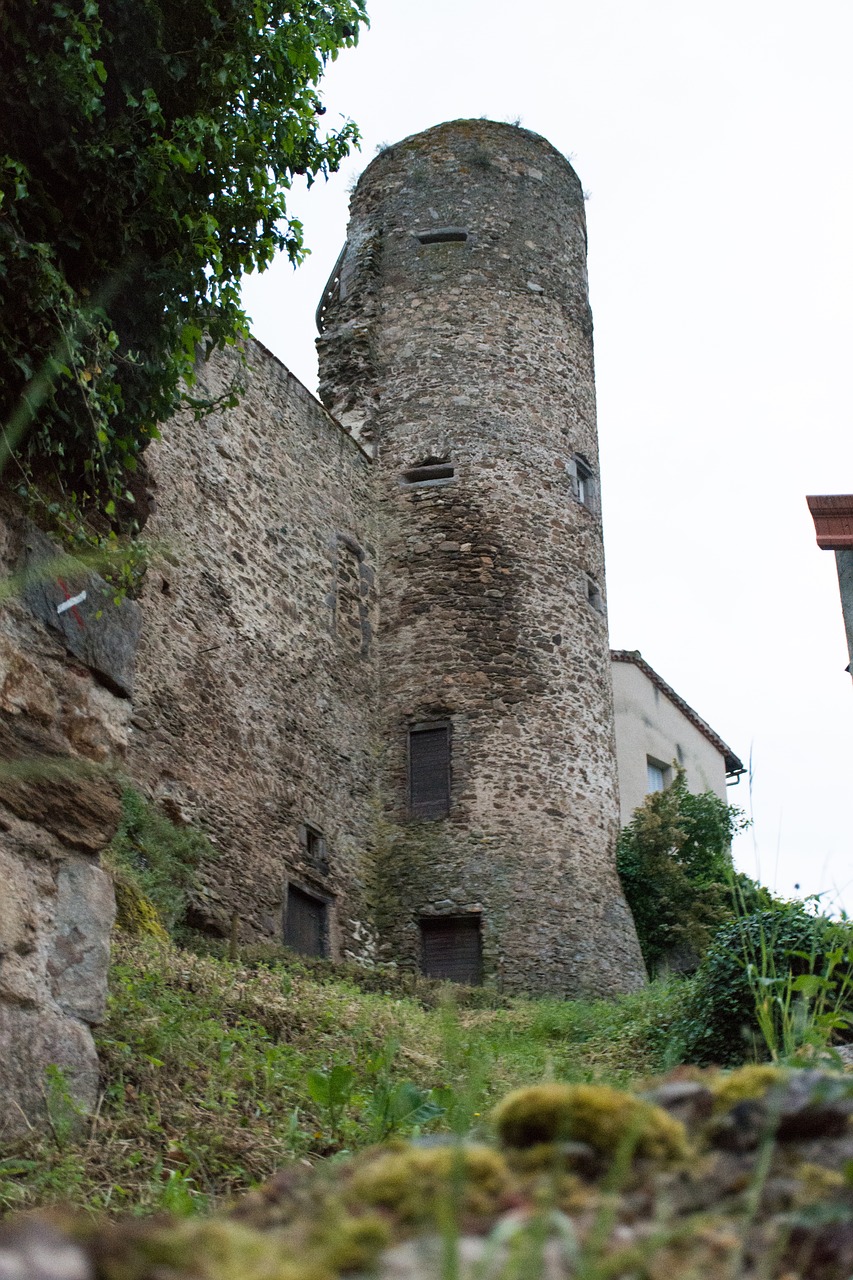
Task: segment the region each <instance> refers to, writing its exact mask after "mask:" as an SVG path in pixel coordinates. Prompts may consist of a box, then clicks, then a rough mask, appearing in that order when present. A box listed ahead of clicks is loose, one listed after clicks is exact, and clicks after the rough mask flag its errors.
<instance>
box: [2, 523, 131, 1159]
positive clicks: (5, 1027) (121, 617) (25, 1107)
mask: <svg viewBox="0 0 853 1280" xmlns="http://www.w3.org/2000/svg"><path fill="white" fill-rule="evenodd" d="M0 566H2V571H3V572H2V578H3V586H4V588H5V591H6V593H7V594H6V598H5V600H3V601H2V608H0V881H1V882H2V886H3V887H2V892H0V1045H2V1046H3V1051H2V1054H0V1096H2V1098H3V1107H2V1116H0V1134H2V1136H3V1137H4V1138H7V1139H8V1138H9V1137H13V1136H15V1135H16V1134H17V1133H19V1132H23V1131H24V1130H26V1128H27V1127H28V1124H30V1123H33V1122H36V1123H37V1122H38V1119H39V1116H40V1115H42V1114H43V1113H44V1110H45V1106H46V1104H47V1100H48V1097H49V1094H50V1089H51V1087H52V1086H51V1084H50V1081H49V1076H48V1067H49V1066H51V1065H52V1066H56V1067H59V1068H60V1069H61V1071H62V1072H63V1077H64V1084H63V1083H62V1082H55V1084H54V1086H53V1087H58V1088H60V1089H64V1088H65V1087H66V1086H67V1088H68V1091H69V1092H70V1094H71V1096H72V1098H74V1099H75V1100H76V1101H77V1102H78V1103H79V1104H80V1105H81V1107H83V1108H88V1107H91V1106H92V1105H93V1104H94V1103H95V1100H96V1097H97V1088H98V1062H97V1058H96V1055H95V1049H94V1045H93V1041H92V1035H91V1031H90V1029H89V1028H90V1025H91V1024H92V1023H96V1022H98V1021H99V1020H100V1019H101V1017H102V1016H103V1011H104V1002H105V997H106V977H107V963H108V959H109V935H110V929H111V926H112V921H113V915H114V912H115V904H114V899H113V891H112V883H111V881H110V878H109V876H108V875H107V874H106V873H105V872H103V871H102V870H101V869H100V868H99V866H98V855H99V853H100V852H101V850H102V849H103V848H104V846H105V845H106V844H107V843H108V842H109V840H110V839H111V838H112V835H113V833H114V831H115V828H116V825H117V823H118V819H119V816H120V802H119V794H120V789H119V784H118V783H117V782H116V781H115V780H114V778H113V777H112V775H111V773H110V772H108V771H105V770H106V767H107V766H115V765H116V764H118V763H120V762H121V760H122V759H123V757H124V753H125V750H126V745H127V737H128V724H129V717H130V703H129V700H128V698H127V696H126V694H125V693H123V692H121V685H122V683H123V682H125V683H126V682H127V681H128V680H129V678H130V661H129V659H130V655H131V654H132V649H133V644H134V640H135V635H136V629H137V623H138V617H137V610H136V608H135V606H134V605H132V604H130V603H129V602H128V603H126V604H125V605H124V606H123V607H122V608H120V609H115V608H114V607H112V606H110V605H109V604H108V603H107V596H106V593H105V584H104V583H102V582H101V581H100V579H98V578H97V576H96V575H94V574H90V573H86V572H84V571H83V570H82V569H80V567H79V566H77V567H76V569H75V567H74V566H73V565H69V564H67V563H65V564H63V565H60V564H58V563H57V562H56V561H55V551H54V549H53V548H52V547H51V545H50V544H49V543H48V542H46V540H45V539H44V538H43V536H42V535H41V534H39V533H38V532H37V531H36V530H34V529H33V528H32V527H31V526H29V525H28V524H27V523H26V522H25V521H24V520H23V518H22V517H21V515H20V513H19V512H17V511H16V510H15V508H14V507H13V506H11V505H9V504H8V502H5V503H0ZM10 588H11V590H10ZM83 590H85V591H86V599H85V600H83V601H80V603H79V605H77V606H74V608H73V609H63V610H62V612H59V613H58V612H57V608H58V607H61V606H62V604H63V602H64V601H65V599H66V596H67V595H72V596H76V595H77V594H79V593H80V592H81V591H83ZM101 606H104V607H103V608H101ZM99 613H100V617H98V616H97V615H98V614H99ZM83 650H86V652H87V653H88V654H89V656H90V659H91V661H92V662H93V663H94V664H95V669H94V670H93V668H92V667H91V666H89V665H87V664H86V663H84V662H83V661H81V660H80V658H79V657H78V656H77V655H76V652H75V651H83Z"/></svg>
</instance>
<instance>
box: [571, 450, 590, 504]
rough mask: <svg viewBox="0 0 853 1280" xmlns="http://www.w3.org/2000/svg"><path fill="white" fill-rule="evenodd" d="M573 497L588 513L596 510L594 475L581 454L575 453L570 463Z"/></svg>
mask: <svg viewBox="0 0 853 1280" xmlns="http://www.w3.org/2000/svg"><path fill="white" fill-rule="evenodd" d="M571 473H572V479H573V482H574V489H575V497H576V498H577V500H578V502H581V503H583V505H584V506H585V507H587V508H588V509H589V510H590V511H595V509H596V492H595V474H594V472H593V470H592V467H591V466H590V465H589V463H588V462H587V460H586V458H585V457H584V456H583V454H580V453H576V454H575V456H574V457H573V458H572V462H571Z"/></svg>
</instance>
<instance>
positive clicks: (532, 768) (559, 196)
mask: <svg viewBox="0 0 853 1280" xmlns="http://www.w3.org/2000/svg"><path fill="white" fill-rule="evenodd" d="M320 324H321V328H322V336H321V338H320V340H319V343H318V345H319V348H320V361H321V395H322V397H323V399H324V402H325V403H326V404H327V406H328V407H329V408H330V409H331V411H332V412H333V413H334V414H335V415H336V416H337V417H339V418H340V419H341V421H343V422H344V424H345V425H347V426H348V427H349V428H350V429H351V430H352V431H353V433H354V434H355V435H357V436H358V437H359V438H360V439H361V440H362V442H363V443H365V444H369V445H370V447H371V448H372V449H373V451H374V453H375V456H376V467H377V473H378V474H377V482H378V490H379V495H380V496H379V502H380V513H379V514H380V530H381V532H380V551H379V559H380V582H381V614H380V626H379V639H378V646H377V654H378V660H379V667H380V685H381V691H380V698H379V719H380V737H381V739H382V740H383V741H384V742H385V743H386V744H387V749H386V756H385V759H384V763H383V769H382V795H383V803H384V817H383V819H382V821H381V823H380V824H379V830H378V831H377V837H376V849H375V866H374V870H375V875H374V884H373V887H372V894H373V898H374V909H375V911H376V915H377V924H378V926H379V930H380V936H381V937H382V938H383V939H384V942H385V945H386V947H387V949H388V954H389V956H394V957H395V958H398V959H400V958H403V959H404V960H408V961H409V962H410V963H412V964H413V965H415V964H419V963H420V964H422V965H423V966H424V967H425V968H426V970H427V971H428V972H432V973H435V974H439V975H442V974H445V975H446V976H460V977H465V976H467V977H469V978H476V977H478V976H479V974H480V973H481V972H482V973H483V974H484V975H485V977H486V978H487V979H489V978H491V979H492V980H494V981H496V982H497V983H499V984H500V985H501V986H503V987H504V988H505V989H507V990H512V989H523V990H528V991H557V992H565V993H572V994H573V993H579V992H582V991H589V992H599V993H604V992H616V991H620V990H625V989H630V988H633V987H636V986H637V985H639V984H640V983H641V982H642V981H643V976H644V974H643V965H642V959H641V956H640V952H639V947H638V945H637V940H636V935H635V932H634V927H633V922H632V920H631V917H630V913H629V911H628V909H627V906H626V904H625V901H624V898H623V896H622V892H621V888H620V885H619V880H618V876H617V874H616V870H615V863H614V848H615V840H616V834H617V831H618V812H619V811H618V799H617V785H616V766H615V755H614V745H613V706H612V687H611V674H610V651H609V643H608V636H607V623H606V604H605V584H604V553H603V543H602V533H601V520H600V505H599V486H598V448H597V436H596V423H595V389H594V379H593V354H592V323H591V317H590V310H589V302H588V292H587V275H586V229H585V218H584V205H583V193H582V190H581V186H580V183H579V181H578V178H577V176H576V175H575V173H574V171H573V169H572V168H571V166H570V165H569V163H568V162H567V161H566V160H565V158H564V157H563V156H562V155H560V154H559V152H557V151H556V150H555V149H554V148H553V147H552V146H551V145H550V144H549V143H548V142H546V141H545V140H544V139H543V138H541V137H539V136H537V135H535V134H532V133H529V132H528V131H526V130H523V129H519V128H516V127H514V126H511V125H502V124H494V123H491V122H487V121H482V120H471V121H466V120H463V121H455V122H452V123H449V124H444V125H440V126H438V127H437V128H435V129H430V130H428V131H426V132H425V133H422V134H418V135H416V136H414V137H412V138H407V139H405V140H404V141H403V142H401V143H399V144H397V145H396V146H394V147H391V148H389V149H387V150H386V151H384V152H383V153H382V154H380V155H379V156H378V157H377V158H376V159H375V160H374V161H373V163H372V164H371V165H369V166H368V168H367V170H366V171H365V173H364V175H363V176H362V178H361V180H360V182H359V184H358V186H357V188H356V191H355V193H354V196H353V201H352V207H351V221H350V227H349V233H348V241H347V246H346V248H345V250H344V253H343V254H342V256H341V258H340V259H339V263H338V266H337V269H336V274H335V277H334V278H333V280H332V281H331V282H330V287H329V288H328V289H327V292H326V295H325V297H324V301H323V303H322V304H321V312H320Z"/></svg>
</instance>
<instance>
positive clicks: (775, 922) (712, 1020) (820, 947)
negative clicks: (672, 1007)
mask: <svg viewBox="0 0 853 1280" xmlns="http://www.w3.org/2000/svg"><path fill="white" fill-rule="evenodd" d="M851 947H853V931H851V928H850V925H849V924H848V923H846V922H845V923H839V922H837V921H834V920H830V919H829V918H828V917H827V916H822V915H815V914H813V913H812V912H811V911H809V910H808V908H807V907H806V906H805V905H803V904H802V903H799V902H792V903H785V904H780V905H777V906H776V907H775V908H774V909H773V910H769V911H768V910H762V911H755V912H753V913H752V914H751V915H747V916H744V917H742V918H741V919H738V920H733V921H730V922H729V923H727V924H725V925H723V926H722V928H720V929H718V930H717V932H716V934H715V935H714V938H713V941H712V943H711V946H710V948H709V949H708V952H707V954H706V956H705V959H704V960H703V961H702V964H701V965H700V967H699V969H698V970H697V973H696V976H695V979H694V982H693V987H692V991H691V994H690V996H689V999H688V1001H687V1004H686V1008H685V1013H684V1017H683V1019H682V1021H681V1024H680V1026H679V1027H678V1032H679V1034H680V1035H681V1037H682V1039H683V1056H684V1059H685V1061H688V1062H695V1063H699V1064H709V1063H717V1064H719V1065H721V1066H728V1065H730V1064H733V1063H738V1062H743V1061H744V1060H746V1059H752V1058H766V1057H768V1056H770V1055H772V1056H774V1057H776V1056H779V1055H778V1053H777V1048H778V1046H780V1045H782V1044H786V1045H789V1046H790V1045H791V1037H790V1036H789V1035H788V1031H789V1030H790V1026H791V1024H793V1023H794V1021H795V1020H796V1019H797V1018H798V1016H799V1019H800V1027H799V1029H798V1036H797V1038H798V1040H799V1043H800V1044H805V1043H808V1041H809V1039H810V1035H809V1033H810V1032H813V1031H817V1032H821V1031H822V1030H823V1031H825V1033H826V1034H825V1036H824V1039H825V1040H828V1039H829V1038H830V1036H831V1034H832V1032H833V1030H834V1027H833V1025H831V1021H832V1016H833V1015H832V1008H833V1007H834V1005H835V1003H836V997H840V998H841V999H842V1001H843V1000H844V999H845V998H846V995H847V992H848V991H849V986H850V981H851V977H853V972H851V969H850V955H849V953H850V948H851ZM806 975H809V976H808V977H806ZM821 992H822V994H823V996H827V995H828V996H829V1000H828V1001H827V1000H826V999H822V1000H819V1001H818V1003H817V1005H815V1004H810V1003H809V995H810V996H814V995H820V994H821ZM816 1010H817V1012H816ZM817 1017H820V1018H823V1019H824V1023H823V1027H821V1026H820V1025H817V1026H815V1019H816V1018H817ZM810 1018H811V1024H810V1021H809V1020H810ZM836 1025H837V1022H836Z"/></svg>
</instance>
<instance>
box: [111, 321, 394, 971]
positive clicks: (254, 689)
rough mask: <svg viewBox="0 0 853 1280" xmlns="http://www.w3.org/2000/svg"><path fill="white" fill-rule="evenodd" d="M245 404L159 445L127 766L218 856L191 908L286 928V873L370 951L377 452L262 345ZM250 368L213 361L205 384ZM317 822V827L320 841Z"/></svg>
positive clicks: (258, 926)
mask: <svg viewBox="0 0 853 1280" xmlns="http://www.w3.org/2000/svg"><path fill="white" fill-rule="evenodd" d="M248 364H249V368H248V371H247V379H246V381H247V389H246V391H245V394H244V395H243V396H242V398H241V401H240V404H239V406H238V407H237V408H235V409H226V410H222V411H220V412H216V413H214V414H212V415H211V416H210V417H207V418H205V419H204V420H203V421H202V422H201V423H194V422H192V421H191V420H189V419H186V420H182V421H175V422H173V423H170V424H169V427H168V429H167V430H166V431H164V437H163V440H162V441H160V442H159V443H157V444H156V445H153V446H151V447H150V448H149V450H148V454H147V459H148V466H149V469H150V473H151V476H152V480H153V484H154V489H153V494H154V501H155V511H154V514H153V515H152V516H151V517H150V518H149V522H148V524H147V526H146V537H147V538H148V539H149V540H150V541H152V542H153V543H154V545H155V547H156V551H157V555H156V565H155V567H154V568H152V569H151V570H150V571H149V573H148V576H147V579H146V584H145V591H144V595H143V597H142V599H141V601H140V604H141V607H142V614H143V634H142V640H141V647H140V653H139V663H138V671H139V675H138V680H137V689H136V696H135V701H134V717H133V736H132V746H131V751H130V768H131V772H132V774H133V776H134V777H135V778H136V779H137V780H138V781H139V782H140V784H141V785H142V786H143V788H144V789H145V790H146V791H147V792H148V793H149V794H150V795H151V796H152V797H154V798H155V799H156V800H157V801H159V802H160V803H161V804H162V805H163V806H164V807H165V808H166V810H167V812H169V813H170V815H171V816H172V817H173V818H175V819H177V820H178V821H181V820H186V821H192V822H193V823H196V824H197V825H199V826H200V827H202V828H203V829H204V830H205V831H207V832H208V834H209V835H210V836H211V837H212V838H213V840H214V842H215V843H216V844H217V845H218V847H219V850H220V853H221V857H220V859H219V860H218V861H216V862H214V863H211V864H210V865H209V866H207V867H206V868H205V882H206V889H207V892H206V896H205V897H204V899H203V900H201V901H200V902H199V903H198V904H197V906H196V912H195V917H194V920H195V923H197V924H200V925H202V926H203V927H206V928H209V929H212V930H214V931H216V932H220V933H227V931H228V929H229V922H230V917H231V914H232V912H237V914H238V916H239V931H240V934H241V936H243V937H245V938H251V937H258V936H266V937H271V938H274V939H275V938H277V939H279V940H281V938H282V913H283V909H284V901H285V892H286V886H287V885H288V884H295V885H296V886H297V887H298V888H300V889H302V890H303V891H305V892H307V893H309V894H312V895H316V896H318V897H319V898H321V899H323V900H326V901H328V903H329V945H330V951H331V954H332V955H334V956H343V955H346V954H350V953H357V954H360V955H361V956H363V957H367V958H369V956H370V952H371V933H370V929H369V927H368V924H367V921H366V920H365V918H364V914H363V908H362V904H361V897H360V886H361V884H362V882H363V879H364V865H363V858H364V851H365V848H366V846H367V843H368V840H369V828H370V824H371V821H372V816H373V810H374V794H375V787H374V774H375V754H376V753H375V749H374V737H373V707H374V703H375V691H374V669H375V667H374V662H375V650H376V637H375V630H376V620H377V619H376V615H377V594H376V583H375V572H376V546H375V529H374V524H375V518H374V514H373V502H372V498H371V483H372V477H371V465H370V460H369V459H368V458H367V456H366V455H365V454H364V453H363V451H362V450H361V449H360V447H359V446H358V444H356V443H355V441H354V440H352V439H351V438H350V437H349V436H348V435H347V434H346V432H344V431H343V430H342V429H341V427H340V426H339V425H338V424H337V423H335V422H334V421H333V420H332V419H331V418H330V417H329V415H328V414H327V413H326V412H325V410H324V409H323V408H322V406H321V405H320V404H319V403H318V402H317V401H316V400H315V399H314V398H313V397H312V396H311V395H309V393H308V392H307V391H306V390H305V388H304V387H302V386H301V384H300V383H299V382H297V380H296V379H295V378H294V377H293V376H292V375H291V374H290V373H288V371H287V370H286V369H285V368H284V367H283V366H282V365H280V364H279V362H278V361H276V360H275V359H274V358H273V357H272V356H271V355H270V354H269V353H268V352H267V351H265V349H264V348H263V347H261V346H260V345H259V344H257V343H251V344H250V346H249V349H248ZM235 372H238V370H237V369H236V364H235V361H234V360H232V361H231V362H228V361H225V360H217V361H216V362H215V363H214V362H211V364H210V366H208V367H205V368H204V369H202V371H201V380H202V387H203V390H204V391H206V392H209V393H211V394H213V395H216V394H218V393H219V392H221V391H222V390H223V389H224V388H225V387H226V386H227V385H228V381H229V379H230V377H231V376H232V375H233V374H234V373H235ZM306 827H309V828H311V829H313V831H315V832H316V833H318V834H319V835H322V837H323V840H322V841H319V842H318V841H317V840H309V839H308V838H307V834H306Z"/></svg>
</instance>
